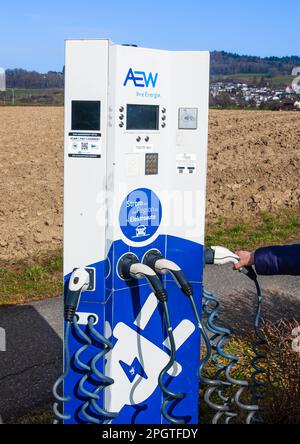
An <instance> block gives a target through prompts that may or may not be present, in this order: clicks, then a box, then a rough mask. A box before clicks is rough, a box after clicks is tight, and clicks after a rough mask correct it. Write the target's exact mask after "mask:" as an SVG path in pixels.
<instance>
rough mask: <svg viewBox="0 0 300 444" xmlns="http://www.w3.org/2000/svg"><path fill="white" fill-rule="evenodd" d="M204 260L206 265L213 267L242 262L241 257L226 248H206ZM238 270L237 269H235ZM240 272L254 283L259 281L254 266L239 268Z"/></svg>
mask: <svg viewBox="0 0 300 444" xmlns="http://www.w3.org/2000/svg"><path fill="white" fill-rule="evenodd" d="M204 259H205V263H206V264H211V265H225V264H233V265H235V266H236V265H237V264H238V263H239V262H240V257H239V256H238V255H237V254H235V253H233V252H232V251H230V250H229V249H228V248H225V247H219V246H218V247H205V249H204ZM234 269H237V268H234ZM238 271H240V272H241V273H243V274H245V275H246V276H248V277H249V278H250V279H252V280H253V281H254V280H256V279H257V275H256V273H255V271H254V269H253V268H252V266H246V267H243V268H238Z"/></svg>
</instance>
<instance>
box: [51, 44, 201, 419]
mask: <svg viewBox="0 0 300 444" xmlns="http://www.w3.org/2000/svg"><path fill="white" fill-rule="evenodd" d="M208 96H209V53H208V52H176V51H174V52H172V51H163V50H153V49H144V48H138V47H133V46H121V45H115V44H113V43H112V42H111V41H109V40H68V41H67V42H66V63H65V192H64V195H65V199H64V276H65V295H67V296H65V319H66V320H67V319H69V321H68V322H66V327H65V330H66V331H65V333H66V336H67V339H66V342H67V343H66V342H65V349H66V359H65V374H64V375H63V379H62V380H60V381H59V382H60V383H61V382H62V381H63V382H64V394H63V396H58V400H59V401H63V402H64V409H63V410H64V411H63V413H61V412H60V411H59V409H58V404H57V405H56V406H55V412H56V416H57V418H58V420H61V421H63V422H65V423H81V422H85V423H86V422H89V423H97V424H100V423H103V422H111V423H115V424H118V423H119V424H132V423H137V424H138V423H140V424H149V423H152V424H163V423H168V422H171V423H190V424H192V423H198V389H197V388H198V382H199V381H198V368H199V363H200V332H199V329H198V328H197V323H196V322H195V321H194V319H193V311H192V307H191V304H190V301H189V298H188V297H187V296H186V295H185V294H184V289H185V291H186V292H188V291H189V290H186V288H187V287H186V285H185V282H186V281H185V280H184V279H186V280H188V282H190V283H191V285H192V287H193V292H194V295H195V307H196V308H197V310H198V311H199V313H200V311H201V294H202V272H203V244H204V221H205V189H206V165H207V136H208ZM172 197H173V200H172ZM170 198H171V199H170ZM180 199H182V202H179V200H180ZM196 201H197V206H196V209H197V211H194V213H195V214H192V213H193V209H192V208H190V207H189V205H193V203H195V202H196ZM183 211H186V212H187V213H188V212H190V214H187V215H186V217H185V218H184V219H183V222H182V217H183ZM186 221H188V223H186ZM159 260H160V261H161V262H157V261H159ZM164 260H165V262H164ZM168 261H169V262H168ZM156 262H157V263H159V264H160V265H159V267H158V268H157V270H153V268H151V267H150V265H151V263H152V265H153V267H154V266H155V263H156ZM166 264H167V265H166ZM168 264H169V266H170V268H171V270H170V268H169V269H165V268H164V267H165V266H168ZM172 267H173V269H172ZM74 270H75V271H74ZM76 270H77V271H76ZM181 270H182V271H181ZM169 271H170V273H168V272H169ZM183 273H184V275H183ZM158 276H159V278H158ZM180 282H181V283H180ZM72 298H73V299H72ZM74 298H75V299H74ZM70 301H71V302H70ZM166 310H167V311H166ZM75 312H76V315H75ZM74 316H75V317H74ZM73 317H74V322H73ZM168 319H169V322H165V321H166V320H167V321H168ZM170 324H171V325H170ZM170 327H172V329H173V331H172V330H171V328H170ZM174 353H175V355H174ZM173 355H174V356H173ZM66 361H69V362H66ZM56 389H57V387H56ZM172 401H175V402H174V403H173V402H172Z"/></svg>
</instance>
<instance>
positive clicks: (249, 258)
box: [234, 251, 254, 270]
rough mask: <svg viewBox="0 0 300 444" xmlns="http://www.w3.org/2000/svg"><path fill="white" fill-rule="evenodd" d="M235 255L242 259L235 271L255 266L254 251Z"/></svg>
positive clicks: (238, 252)
mask: <svg viewBox="0 0 300 444" xmlns="http://www.w3.org/2000/svg"><path fill="white" fill-rule="evenodd" d="M235 254H236V255H237V256H239V258H240V261H239V262H238V263H237V264H235V266H234V268H235V270H240V269H241V268H243V267H251V266H252V265H254V251H253V252H250V251H236V253H235Z"/></svg>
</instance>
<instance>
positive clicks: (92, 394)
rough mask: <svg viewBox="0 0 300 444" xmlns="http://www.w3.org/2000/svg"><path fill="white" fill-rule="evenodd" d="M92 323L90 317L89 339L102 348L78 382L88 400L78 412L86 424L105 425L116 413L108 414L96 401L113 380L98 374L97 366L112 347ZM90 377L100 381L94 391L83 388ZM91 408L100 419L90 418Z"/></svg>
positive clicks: (92, 318) (93, 320) (93, 321)
mask: <svg viewBox="0 0 300 444" xmlns="http://www.w3.org/2000/svg"><path fill="white" fill-rule="evenodd" d="M94 323H95V318H94V317H93V316H90V317H89V320H88V327H89V333H90V335H91V338H94V339H96V341H97V343H98V344H101V347H102V348H101V351H100V352H99V353H97V354H96V355H95V356H94V358H93V359H92V361H91V364H90V368H89V369H90V370H89V373H87V374H86V375H85V376H84V377H83V378H82V379H81V381H80V384H79V388H80V390H81V392H82V393H83V394H84V395H85V396H86V397H87V398H88V399H87V401H86V402H85V403H84V404H83V406H82V407H81V410H80V411H81V413H82V416H83V417H84V419H85V420H86V421H87V422H88V423H92V424H105V423H107V421H111V420H112V419H114V418H116V417H117V416H118V413H112V412H108V411H107V410H105V409H104V408H102V407H100V406H99V404H98V401H99V400H100V395H101V393H102V392H103V390H104V389H105V388H106V387H108V386H109V385H111V384H113V383H114V380H113V379H112V378H109V377H108V376H106V375H104V374H103V373H102V372H100V371H99V370H98V368H97V364H98V362H99V361H100V360H102V362H105V356H106V355H107V353H109V352H110V351H111V349H112V348H113V345H112V343H111V342H110V341H109V340H108V339H107V338H105V337H104V336H103V335H101V334H100V333H99V332H98V331H97V330H96V328H95V325H94ZM91 377H93V378H95V377H96V378H97V379H98V380H99V381H100V383H97V386H96V389H94V390H93V391H89V390H87V389H86V388H85V387H84V384H85V383H86V381H88V380H89V379H90V378H91ZM91 407H92V408H93V410H94V411H95V412H96V415H99V416H100V417H101V419H99V418H97V417H94V416H91V415H90V414H89V413H88V410H90V409H91Z"/></svg>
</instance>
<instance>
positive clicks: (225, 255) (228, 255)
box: [211, 247, 240, 265]
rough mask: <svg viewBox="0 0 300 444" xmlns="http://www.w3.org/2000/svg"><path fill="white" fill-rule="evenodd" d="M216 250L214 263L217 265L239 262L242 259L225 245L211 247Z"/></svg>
mask: <svg viewBox="0 0 300 444" xmlns="http://www.w3.org/2000/svg"><path fill="white" fill-rule="evenodd" d="M211 249H212V250H213V251H214V264H215V265H225V264H234V265H235V264H237V263H238V262H239V261H240V258H239V256H237V255H236V254H235V253H233V252H232V251H230V250H228V248H225V247H211Z"/></svg>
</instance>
